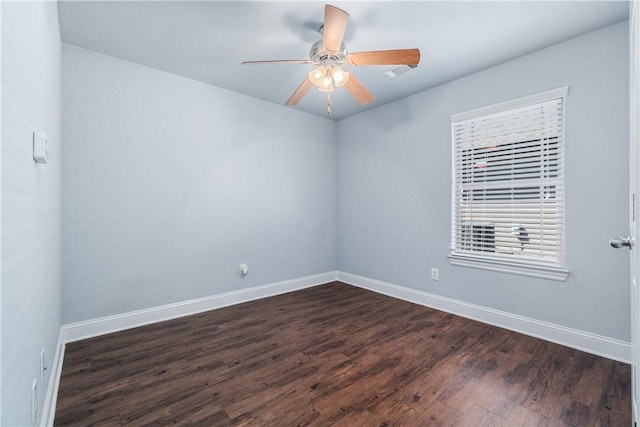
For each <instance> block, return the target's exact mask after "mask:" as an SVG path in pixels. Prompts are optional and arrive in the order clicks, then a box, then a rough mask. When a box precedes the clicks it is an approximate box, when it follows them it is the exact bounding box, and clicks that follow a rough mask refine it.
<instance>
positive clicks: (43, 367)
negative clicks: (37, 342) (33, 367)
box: [40, 348, 47, 382]
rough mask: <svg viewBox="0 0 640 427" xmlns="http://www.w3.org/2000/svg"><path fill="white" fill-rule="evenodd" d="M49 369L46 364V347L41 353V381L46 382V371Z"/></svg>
mask: <svg viewBox="0 0 640 427" xmlns="http://www.w3.org/2000/svg"><path fill="white" fill-rule="evenodd" d="M46 370H47V367H46V366H45V365H44V348H43V349H42V352H41V353H40V382H44V371H46Z"/></svg>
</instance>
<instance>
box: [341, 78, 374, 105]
mask: <svg viewBox="0 0 640 427" xmlns="http://www.w3.org/2000/svg"><path fill="white" fill-rule="evenodd" d="M349 74H350V75H349V80H347V83H346V84H345V85H344V87H346V88H347V90H348V91H349V92H351V95H353V97H354V98H355V99H357V100H358V102H360V104H362V105H366V104H369V103H370V102H373V100H374V99H376V97H375V96H373V94H372V93H371V92H369V90H368V89H367V88H366V87H364V85H363V84H362V82H360V80H358V79H356V77H355V76H354V75H353V73H349Z"/></svg>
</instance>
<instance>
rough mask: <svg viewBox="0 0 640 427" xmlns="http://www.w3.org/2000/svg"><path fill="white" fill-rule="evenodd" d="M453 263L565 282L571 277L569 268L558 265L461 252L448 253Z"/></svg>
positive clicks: (450, 261)
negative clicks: (507, 259) (537, 263)
mask: <svg viewBox="0 0 640 427" xmlns="http://www.w3.org/2000/svg"><path fill="white" fill-rule="evenodd" d="M448 258H449V263H450V264H451V265H458V266H462V267H472V268H479V269H482V270H490V271H499V272H501V273H512V274H519V275H521V276H531V277H538V278H541V279H549V280H557V281H560V282H564V281H565V280H567V277H569V270H566V269H564V268H558V267H545V266H542V265H533V264H518V263H515V262H512V261H499V260H494V259H488V258H476V257H473V256H464V255H459V254H450V255H448Z"/></svg>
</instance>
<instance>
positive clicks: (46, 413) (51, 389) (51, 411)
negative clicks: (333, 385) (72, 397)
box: [40, 329, 65, 426]
mask: <svg viewBox="0 0 640 427" xmlns="http://www.w3.org/2000/svg"><path fill="white" fill-rule="evenodd" d="M64 348H65V343H64V340H63V334H62V329H61V330H60V334H59V335H58V344H57V345H56V354H55V355H54V356H53V361H52V362H51V373H50V376H49V386H48V387H47V394H46V396H45V398H44V404H43V405H42V419H41V420H40V425H42V426H52V425H53V421H54V418H55V416H56V402H57V400H58V387H59V386H60V375H61V374H62V360H63V359H64Z"/></svg>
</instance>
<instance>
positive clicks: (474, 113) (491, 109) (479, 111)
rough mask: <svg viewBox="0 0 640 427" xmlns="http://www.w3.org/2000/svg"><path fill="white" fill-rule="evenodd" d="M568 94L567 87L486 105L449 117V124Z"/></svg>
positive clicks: (564, 96)
mask: <svg viewBox="0 0 640 427" xmlns="http://www.w3.org/2000/svg"><path fill="white" fill-rule="evenodd" d="M568 94H569V86H562V87H559V88H556V89H551V90H547V91H544V92H539V93H534V94H532V95H527V96H523V97H521V98H516V99H510V100H509V101H504V102H499V103H497V104H493V105H487V106H486V107H480V108H476V109H475V110H471V111H465V112H464V113H457V114H452V115H451V116H450V117H451V122H461V121H464V120H470V119H474V118H476V117H482V116H488V115H489V114H496V113H502V112H503V111H507V110H513V109H514V108H520V107H524V106H526V105H531V104H537V103H540V102H546V101H550V100H552V99H557V98H566V96H567V95H568Z"/></svg>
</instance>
